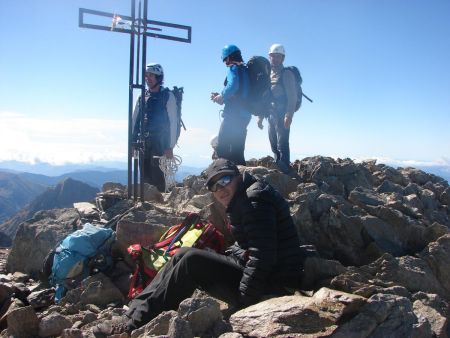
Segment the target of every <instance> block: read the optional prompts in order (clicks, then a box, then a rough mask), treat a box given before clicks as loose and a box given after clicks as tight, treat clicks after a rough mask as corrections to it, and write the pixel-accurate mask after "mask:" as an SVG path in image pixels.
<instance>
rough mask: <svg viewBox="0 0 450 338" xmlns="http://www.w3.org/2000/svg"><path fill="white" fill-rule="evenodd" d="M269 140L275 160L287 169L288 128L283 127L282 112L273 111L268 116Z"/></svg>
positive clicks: (288, 151) (288, 162)
mask: <svg viewBox="0 0 450 338" xmlns="http://www.w3.org/2000/svg"><path fill="white" fill-rule="evenodd" d="M268 131H269V141H270V147H271V148H272V152H273V154H274V156H275V162H276V163H277V164H278V165H279V166H280V168H281V169H282V170H283V171H284V170H287V171H288V170H289V165H290V163H291V162H290V150H289V132H290V128H287V129H286V128H285V127H284V113H281V112H273V113H271V114H270V116H269V128H268Z"/></svg>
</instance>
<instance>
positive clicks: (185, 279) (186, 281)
mask: <svg viewBox="0 0 450 338" xmlns="http://www.w3.org/2000/svg"><path fill="white" fill-rule="evenodd" d="M242 274H243V267H242V266H241V265H239V264H238V263H237V261H236V260H235V259H234V258H233V257H230V256H224V255H221V254H218V253H215V252H212V251H206V250H200V249H195V248H181V249H180V250H179V251H178V252H177V253H176V254H175V255H174V256H173V257H172V259H171V260H170V261H169V262H168V263H167V264H166V265H165V266H164V268H163V269H162V270H161V271H160V272H159V273H158V274H157V275H156V277H155V279H154V280H153V281H152V282H151V283H150V284H149V285H148V286H147V287H146V288H145V289H144V291H143V292H142V293H141V294H139V295H138V296H136V298H134V299H133V300H132V301H131V302H130V304H129V310H128V311H127V313H126V315H127V316H128V317H129V318H130V320H129V322H128V326H129V328H130V329H131V330H134V329H137V328H139V327H141V326H143V325H145V324H147V323H148V322H149V321H150V320H152V319H153V318H155V317H156V316H157V315H159V314H160V313H161V312H163V311H168V310H177V309H178V305H179V304H180V303H181V301H183V300H184V299H186V298H188V297H190V296H191V295H192V293H193V292H194V290H195V289H197V288H201V289H202V290H204V291H206V292H207V293H208V294H210V295H211V296H213V297H215V298H218V299H221V300H223V301H225V302H227V303H228V304H233V305H237V304H238V299H239V298H238V297H239V283H240V281H241V278H242Z"/></svg>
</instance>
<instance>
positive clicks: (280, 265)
mask: <svg viewBox="0 0 450 338" xmlns="http://www.w3.org/2000/svg"><path fill="white" fill-rule="evenodd" d="M227 214H228V216H229V219H230V223H231V230H232V233H233V236H234V238H235V240H236V242H235V243H234V244H233V245H232V247H231V248H230V251H231V254H232V255H234V256H236V257H237V258H238V259H239V261H240V262H241V263H242V264H243V265H244V273H243V276H242V279H241V282H240V285H239V291H240V293H241V296H242V297H243V298H246V300H247V302H249V303H252V302H254V301H257V299H258V298H259V297H260V296H261V295H262V294H264V293H265V292H267V291H268V290H273V289H274V287H279V286H295V285H296V283H297V282H298V278H299V273H300V269H301V253H300V250H299V245H300V243H299V238H298V234H297V231H296V229H295V225H294V223H293V220H292V217H291V215H290V212H289V205H288V204H287V202H286V200H285V199H284V198H283V197H282V196H281V195H280V194H279V193H278V192H277V191H276V190H275V189H274V188H272V187H271V186H270V185H269V184H267V183H266V182H264V181H263V180H262V179H257V178H256V177H255V176H252V175H250V174H249V173H246V172H244V174H243V176H242V183H241V184H240V186H239V187H238V190H237V191H236V193H235V195H234V197H233V199H232V200H231V202H230V205H229V206H228V208H227Z"/></svg>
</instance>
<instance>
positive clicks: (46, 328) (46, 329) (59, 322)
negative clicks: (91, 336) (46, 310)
mask: <svg viewBox="0 0 450 338" xmlns="http://www.w3.org/2000/svg"><path fill="white" fill-rule="evenodd" d="M71 326H72V322H71V321H70V320H69V319H68V318H66V317H64V316H63V315H60V314H58V313H52V314H51V315H49V316H47V317H45V318H42V319H41V321H40V323H39V336H40V337H53V336H59V335H60V334H61V332H62V331H63V330H64V329H67V328H70V327H71Z"/></svg>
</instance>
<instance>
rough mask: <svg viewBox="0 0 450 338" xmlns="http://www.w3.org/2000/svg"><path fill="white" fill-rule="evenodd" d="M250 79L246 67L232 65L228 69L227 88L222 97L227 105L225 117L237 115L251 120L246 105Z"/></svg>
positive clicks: (224, 89)
mask: <svg viewBox="0 0 450 338" xmlns="http://www.w3.org/2000/svg"><path fill="white" fill-rule="evenodd" d="M249 82H250V80H249V77H248V73H247V69H246V68H245V67H244V66H238V65H232V66H231V67H228V73H227V78H226V80H225V87H224V88H223V90H222V97H223V101H224V104H225V108H224V112H223V114H224V115H228V114H229V115H235V116H240V117H242V118H250V117H251V113H250V112H249V111H248V109H247V108H246V107H245V105H244V100H245V99H246V98H247V96H248V92H249Z"/></svg>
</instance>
